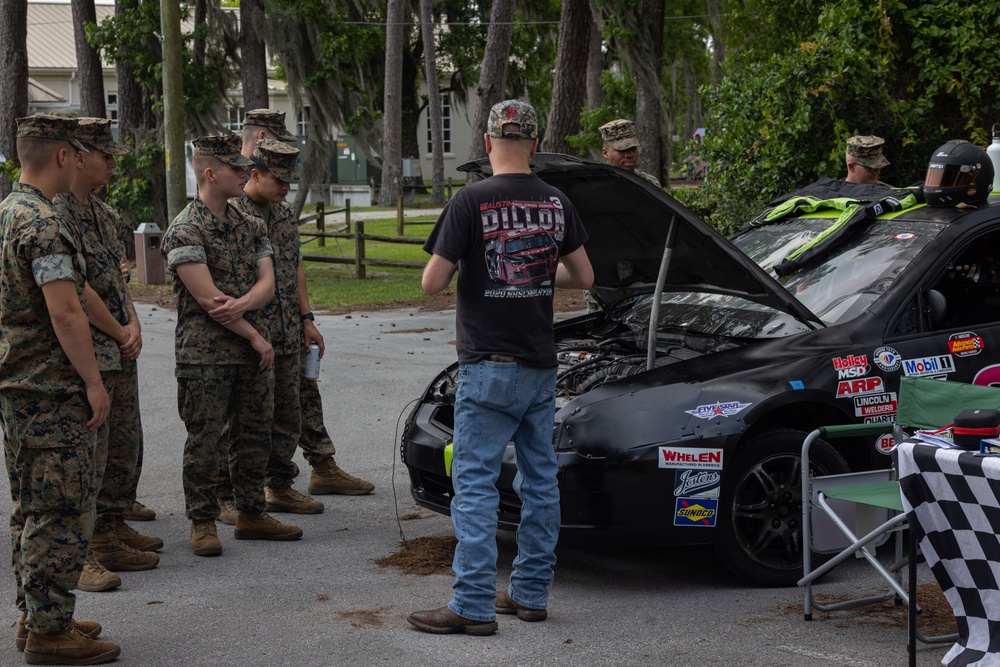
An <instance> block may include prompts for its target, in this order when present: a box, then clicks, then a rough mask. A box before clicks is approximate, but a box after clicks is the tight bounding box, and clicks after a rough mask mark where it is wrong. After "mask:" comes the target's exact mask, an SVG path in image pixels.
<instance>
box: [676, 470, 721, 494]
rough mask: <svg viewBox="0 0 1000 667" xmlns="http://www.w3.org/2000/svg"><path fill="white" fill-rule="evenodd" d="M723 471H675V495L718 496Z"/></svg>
mask: <svg viewBox="0 0 1000 667" xmlns="http://www.w3.org/2000/svg"><path fill="white" fill-rule="evenodd" d="M721 484H722V473H721V472H719V471H717V470H678V471H677V472H676V473H674V495H675V496H687V497H689V498H690V497H698V498H718V497H719V489H720V487H721Z"/></svg>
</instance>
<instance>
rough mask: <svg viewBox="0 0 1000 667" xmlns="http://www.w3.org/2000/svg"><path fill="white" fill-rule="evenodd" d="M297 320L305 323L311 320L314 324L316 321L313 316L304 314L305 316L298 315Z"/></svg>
mask: <svg viewBox="0 0 1000 667" xmlns="http://www.w3.org/2000/svg"><path fill="white" fill-rule="evenodd" d="M299 318H300V319H301V320H302V321H303V322H305V321H306V320H312V321H313V322H315V321H316V316H315V315H313V314H312V313H306V314H305V315H299Z"/></svg>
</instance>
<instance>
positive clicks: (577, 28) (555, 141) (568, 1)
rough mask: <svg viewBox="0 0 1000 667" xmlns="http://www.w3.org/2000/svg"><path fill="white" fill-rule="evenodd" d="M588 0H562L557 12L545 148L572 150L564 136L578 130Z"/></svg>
mask: <svg viewBox="0 0 1000 667" xmlns="http://www.w3.org/2000/svg"><path fill="white" fill-rule="evenodd" d="M590 25H591V20H590V4H589V2H588V0H563V3H562V11H561V13H560V15H559V44H558V46H557V50H556V65H555V71H556V75H555V80H554V81H553V82H552V102H551V103H550V104H549V121H548V124H547V127H546V128H545V150H546V151H548V152H550V153H572V152H573V147H572V146H570V143H569V141H567V140H566V137H568V136H570V135H572V134H576V133H577V132H579V131H580V109H581V108H582V107H583V103H584V98H585V97H586V91H587V88H586V76H587V60H588V55H589V54H588V51H589V48H588V47H589V43H590Z"/></svg>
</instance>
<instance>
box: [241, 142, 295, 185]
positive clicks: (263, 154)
mask: <svg viewBox="0 0 1000 667" xmlns="http://www.w3.org/2000/svg"><path fill="white" fill-rule="evenodd" d="M251 159H252V160H253V162H254V166H255V167H256V168H258V169H266V170H267V171H269V172H271V173H272V174H274V175H275V177H276V178H277V179H278V180H281V181H284V182H285V183H298V182H299V172H298V171H297V170H296V169H295V165H296V163H297V162H298V161H299V149H298V148H295V147H294V146H289V145H288V144H285V143H282V142H280V141H274V140H273V139H258V140H257V148H255V149H254V152H253V157H252V158H251Z"/></svg>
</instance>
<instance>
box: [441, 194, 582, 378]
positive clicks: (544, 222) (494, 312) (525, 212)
mask: <svg viewBox="0 0 1000 667" xmlns="http://www.w3.org/2000/svg"><path fill="white" fill-rule="evenodd" d="M586 241H587V232H586V231H585V230H584V228H583V223H582V222H581V221H580V216H579V215H577V212H576V209H574V208H573V205H572V204H571V203H570V202H569V200H568V199H567V198H566V196H565V195H564V194H563V193H562V192H560V191H559V190H557V189H556V188H554V187H552V186H551V185H548V184H546V183H545V182H544V181H542V179H540V178H538V177H537V176H535V175H534V174H500V175H497V176H491V177H490V178H487V179H485V180H483V181H479V182H477V183H474V184H472V185H467V186H465V187H464V188H462V189H461V190H459V191H458V193H457V194H456V196H455V197H454V198H453V199H452V200H451V201H450V202H449V203H448V205H447V206H446V207H445V209H444V212H443V213H442V214H441V217H440V218H439V219H438V221H437V224H436V225H435V226H434V230H433V231H432V232H431V234H430V236H429V237H428V238H427V242H426V243H424V250H426V251H427V252H429V253H431V254H435V255H441V256H442V257H444V258H445V259H447V260H449V261H451V262H454V263H456V264H457V265H458V306H457V320H456V321H457V324H456V329H457V334H458V340H457V346H458V360H459V362H460V363H463V364H467V363H475V362H478V361H482V360H483V359H486V358H488V357H489V356H490V355H494V354H499V355H506V356H512V357H514V358H515V359H517V360H518V361H519V362H521V363H523V364H526V365H528V366H536V367H541V368H551V367H554V366H556V365H557V362H556V353H555V339H554V334H553V330H552V290H553V289H554V287H555V278H556V265H557V264H558V262H559V257H560V256H561V255H568V254H569V253H571V252H573V251H574V250H576V249H578V248H579V247H580V246H582V245H583V244H584V243H585V242H586Z"/></svg>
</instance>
